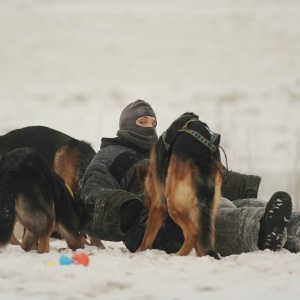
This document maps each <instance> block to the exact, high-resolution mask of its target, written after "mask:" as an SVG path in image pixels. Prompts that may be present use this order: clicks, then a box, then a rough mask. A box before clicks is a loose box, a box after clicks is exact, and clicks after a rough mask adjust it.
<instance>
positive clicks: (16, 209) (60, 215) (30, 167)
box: [0, 148, 86, 253]
mask: <svg viewBox="0 0 300 300" xmlns="http://www.w3.org/2000/svg"><path fill="white" fill-rule="evenodd" d="M17 221H19V222H20V223H21V224H22V225H23V226H24V228H26V232H25V234H24V236H23V240H22V243H21V247H22V248H23V249H24V250H25V251H29V250H32V249H34V248H36V247H37V251H38V253H45V252H49V241H50V236H51V234H52V232H53V230H58V232H60V234H61V236H62V237H63V238H65V239H66V242H67V245H68V247H69V248H71V249H77V248H83V247H84V244H85V243H86V241H85V239H84V238H83V237H82V236H81V235H80V228H81V209H80V206H79V205H78V203H77V202H76V201H75V200H74V199H73V197H72V192H71V191H70V190H69V189H68V187H67V186H66V185H65V183H64V181H63V179H62V178H61V177H60V176H59V175H57V174H56V173H54V172H52V171H51V169H50V167H49V166H48V163H47V162H46V161H45V160H44V158H43V157H42V156H41V155H40V154H39V153H38V152H37V151H35V150H34V149H32V148H18V149H15V150H12V151H10V152H8V153H7V154H5V155H4V156H3V157H2V159H1V161H0V247H1V246H2V247H3V246H5V245H6V244H7V243H9V242H11V243H12V244H19V242H18V240H17V239H16V238H15V236H14V233H13V229H14V225H15V223H16V222H17Z"/></svg>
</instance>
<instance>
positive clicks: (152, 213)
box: [137, 113, 222, 259]
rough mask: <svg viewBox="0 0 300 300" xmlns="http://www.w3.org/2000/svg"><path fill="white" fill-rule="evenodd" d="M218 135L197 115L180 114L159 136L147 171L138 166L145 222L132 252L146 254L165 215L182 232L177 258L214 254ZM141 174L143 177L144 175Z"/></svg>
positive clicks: (219, 177)
mask: <svg viewBox="0 0 300 300" xmlns="http://www.w3.org/2000/svg"><path fill="white" fill-rule="evenodd" d="M219 143H220V135H218V134H215V133H212V132H211V131H210V129H209V128H208V126H207V125H206V124H205V123H203V122H201V121H200V120H199V118H198V116H197V115H195V114H193V113H185V114H183V115H182V116H181V117H179V118H178V119H177V120H175V121H174V122H173V123H172V124H171V126H170V127H169V128H168V129H167V131H166V132H164V133H163V134H162V136H161V137H160V138H159V140H158V142H157V143H156V145H155V146H154V147H153V149H152V151H151V155H150V162H149V168H148V169H146V170H145V168H143V167H142V166H137V172H138V176H139V177H140V178H141V181H142V185H143V187H144V190H145V205H146V206H147V207H148V208H149V218H148V222H147V227H146V231H145V235H144V238H143V240H142V243H141V245H140V247H139V248H138V250H137V251H143V250H145V249H150V248H151V247H152V243H153V241H154V239H155V237H156V235H157V233H158V231H159V229H160V227H161V226H162V224H163V221H164V218H165V216H166V214H167V213H168V214H169V215H170V217H171V218H172V219H173V220H174V222H176V223H177V224H178V225H179V226H180V227H181V229H182V231H183V235H184V243H183V245H182V247H181V249H180V250H179V251H178V252H177V253H176V255H188V254H189V253H190V252H191V250H192V249H193V248H195V250H196V254H197V256H203V255H210V256H213V257H215V258H216V259H219V256H218V254H217V253H216V251H215V247H214V242H215V233H214V219H215V214H216V210H217V206H218V203H219V200H220V198H221V184H222V174H221V170H222V165H221V159H220V152H219V149H218V146H219ZM145 172H146V173H145Z"/></svg>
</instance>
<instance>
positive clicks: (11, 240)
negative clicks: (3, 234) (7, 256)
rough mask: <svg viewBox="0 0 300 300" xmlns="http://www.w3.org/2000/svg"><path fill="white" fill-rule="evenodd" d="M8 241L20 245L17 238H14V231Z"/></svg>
mask: <svg viewBox="0 0 300 300" xmlns="http://www.w3.org/2000/svg"><path fill="white" fill-rule="evenodd" d="M10 243H11V244H12V245H18V246H21V243H20V242H19V241H18V239H17V238H16V236H15V235H14V233H13V234H12V236H11V238H10Z"/></svg>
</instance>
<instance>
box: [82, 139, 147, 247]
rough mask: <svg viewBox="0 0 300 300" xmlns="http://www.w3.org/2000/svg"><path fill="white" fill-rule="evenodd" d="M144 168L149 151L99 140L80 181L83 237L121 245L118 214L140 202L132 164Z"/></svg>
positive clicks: (129, 144)
mask: <svg viewBox="0 0 300 300" xmlns="http://www.w3.org/2000/svg"><path fill="white" fill-rule="evenodd" d="M136 162H139V163H140V164H144V165H148V163H149V151H144V150H141V149H139V148H137V147H136V146H135V145H133V144H131V143H128V142H124V141H120V140H119V139H118V138H113V139H109V138H103V139H102V144H101V147H100V151H99V152H98V153H97V154H96V155H95V157H94V158H93V160H92V161H91V163H90V165H89V167H88V168H87V171H86V173H85V175H84V177H83V179H82V183H81V186H82V189H81V200H82V201H83V204H84V207H85V210H86V222H85V225H84V227H85V230H86V232H87V234H89V235H90V236H93V237H97V238H100V239H102V240H109V241H122V240H124V238H125V237H126V236H127V234H128V230H126V231H124V229H123V228H122V226H121V220H120V210H121V207H122V206H123V205H125V204H126V203H127V202H129V201H132V200H138V201H141V202H142V201H143V191H142V189H141V184H140V182H139V179H138V178H137V176H136V172H135V163H136Z"/></svg>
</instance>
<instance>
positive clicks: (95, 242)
mask: <svg viewBox="0 0 300 300" xmlns="http://www.w3.org/2000/svg"><path fill="white" fill-rule="evenodd" d="M90 242H91V245H92V246H96V247H98V248H100V249H105V246H104V245H103V243H102V241H101V240H99V239H97V238H93V237H90Z"/></svg>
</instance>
